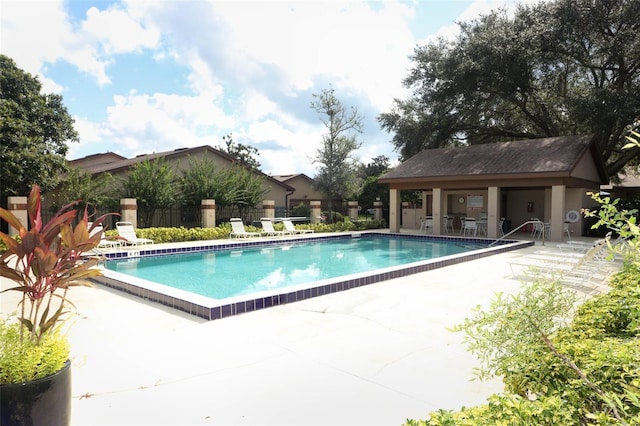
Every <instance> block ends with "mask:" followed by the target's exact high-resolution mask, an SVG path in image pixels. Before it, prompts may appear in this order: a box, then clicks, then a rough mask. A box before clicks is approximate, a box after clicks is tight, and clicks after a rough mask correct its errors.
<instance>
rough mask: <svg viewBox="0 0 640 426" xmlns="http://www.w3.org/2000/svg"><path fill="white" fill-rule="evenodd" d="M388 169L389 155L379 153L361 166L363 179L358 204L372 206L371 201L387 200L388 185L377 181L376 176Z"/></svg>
mask: <svg viewBox="0 0 640 426" xmlns="http://www.w3.org/2000/svg"><path fill="white" fill-rule="evenodd" d="M388 170H389V157H387V156H385V155H379V156H377V157H375V158H373V159H372V161H371V162H370V163H368V164H367V165H365V166H362V172H361V173H362V179H363V181H364V183H363V185H362V188H361V189H360V195H359V196H358V204H359V205H361V206H365V207H372V206H373V202H374V201H377V200H383V201H386V202H387V203H388V202H389V185H386V184H385V185H383V184H380V183H378V178H379V177H380V176H382V175H383V174H384V173H386V172H387V171H388Z"/></svg>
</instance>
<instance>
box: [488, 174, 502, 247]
mask: <svg viewBox="0 0 640 426" xmlns="http://www.w3.org/2000/svg"><path fill="white" fill-rule="evenodd" d="M498 222H500V187H497V186H490V187H489V188H487V237H489V238H498V237H499V235H498Z"/></svg>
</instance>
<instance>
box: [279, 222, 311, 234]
mask: <svg viewBox="0 0 640 426" xmlns="http://www.w3.org/2000/svg"><path fill="white" fill-rule="evenodd" d="M282 224H283V225H284V229H285V230H286V231H289V232H290V233H291V234H312V233H313V229H296V227H295V226H294V225H293V222H291V219H282Z"/></svg>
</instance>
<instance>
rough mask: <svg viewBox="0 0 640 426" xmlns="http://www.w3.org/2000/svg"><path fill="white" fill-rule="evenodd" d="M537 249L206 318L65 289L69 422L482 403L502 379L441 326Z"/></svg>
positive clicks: (400, 413)
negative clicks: (71, 309) (486, 376)
mask: <svg viewBox="0 0 640 426" xmlns="http://www.w3.org/2000/svg"><path fill="white" fill-rule="evenodd" d="M554 247H555V244H554V243H549V242H547V243H546V245H545V247H544V249H545V250H546V251H554V250H556V251H558V252H559V250H558V249H556V248H554ZM541 248H542V247H541V246H540V244H539V243H538V244H536V246H534V247H531V248H527V249H521V250H517V251H512V252H508V253H502V254H498V255H494V256H490V257H486V258H482V259H478V260H474V261H470V262H466V263H462V264H458V265H452V266H447V267H444V268H441V269H437V270H433V271H428V272H422V273H419V274H415V275H411V276H408V277H403V278H398V279H394V280H389V281H385V282H380V283H377V284H371V285H367V286H364V287H359V288H355V289H351V290H347V291H343V292H340V293H333V294H329V295H325V296H321V297H317V298H313V299H307V300H304V301H300V302H296V303H291V304H286V305H281V306H276V307H273V308H269V309H263V310H260V311H255V312H251V313H247V314H242V315H238V316H234V317H229V318H225V319H222V320H216V321H205V320H201V319H198V318H196V317H194V316H191V315H188V314H186V313H182V312H180V311H177V310H173V309H170V308H167V307H165V306H162V305H159V304H156V303H151V302H147V301H144V300H141V299H138V298H135V297H133V296H129V295H127V294H124V293H122V292H118V291H116V290H113V289H109V288H107V287H102V286H96V287H95V288H75V289H73V290H72V293H71V299H72V300H73V301H74V303H75V305H76V307H77V310H78V314H77V315H75V317H74V324H73V326H72V327H71V329H70V332H69V338H70V340H71V345H72V361H73V367H72V368H73V370H72V374H73V396H74V398H73V403H72V405H73V407H72V408H73V413H72V424H73V425H163V424H164V425H400V424H402V423H403V422H404V421H405V420H406V419H407V418H425V417H426V416H427V414H428V413H429V412H430V411H433V410H437V409H439V408H444V409H455V408H459V407H461V406H463V405H475V404H479V403H482V402H484V401H485V399H486V398H487V397H488V396H489V395H490V394H492V393H495V392H500V391H501V389H502V384H501V382H500V380H497V379H496V380H492V381H487V382H478V381H470V379H471V378H472V377H473V373H472V370H473V368H474V367H475V366H477V365H478V362H477V360H476V359H475V357H474V356H473V355H472V354H470V353H468V352H467V351H466V349H465V347H464V345H462V343H461V338H462V336H461V335H460V334H459V333H452V332H449V331H447V328H448V327H451V326H452V325H454V324H458V323H460V322H461V321H462V320H463V319H464V318H466V317H468V316H470V315H471V314H472V310H473V308H474V307H476V306H477V305H482V306H486V305H487V304H488V302H489V301H490V300H491V299H492V298H493V296H494V294H495V293H496V292H500V291H502V292H507V293H509V292H516V291H518V289H519V287H520V283H519V281H517V280H516V279H514V278H513V277H512V276H511V271H510V268H509V262H510V261H512V260H515V259H521V258H522V257H523V256H527V255H530V254H531V253H533V252H534V251H536V250H540V249H541ZM6 285H7V282H6V281H3V282H2V288H6ZM11 299H12V297H11V296H8V295H7V294H6V293H5V294H3V295H2V297H1V298H0V312H2V313H7V312H10V311H11V310H12V309H14V306H15V305H14V303H12V302H13V301H12V300H11Z"/></svg>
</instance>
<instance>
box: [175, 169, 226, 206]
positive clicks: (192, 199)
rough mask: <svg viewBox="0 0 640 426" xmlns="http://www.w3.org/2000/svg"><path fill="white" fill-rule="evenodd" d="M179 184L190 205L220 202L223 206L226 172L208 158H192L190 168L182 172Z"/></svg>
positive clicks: (184, 197)
mask: <svg viewBox="0 0 640 426" xmlns="http://www.w3.org/2000/svg"><path fill="white" fill-rule="evenodd" d="M179 182H180V187H181V189H182V196H183V199H184V201H186V202H187V203H188V204H192V205H198V204H199V203H200V201H202V200H218V203H219V204H221V203H220V200H222V199H223V198H224V191H225V188H224V171H222V172H221V171H220V170H218V168H217V167H216V165H215V163H214V162H213V161H211V160H209V159H207V158H201V159H197V158H190V159H189V168H187V169H186V170H182V175H181V176H180V179H179Z"/></svg>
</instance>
